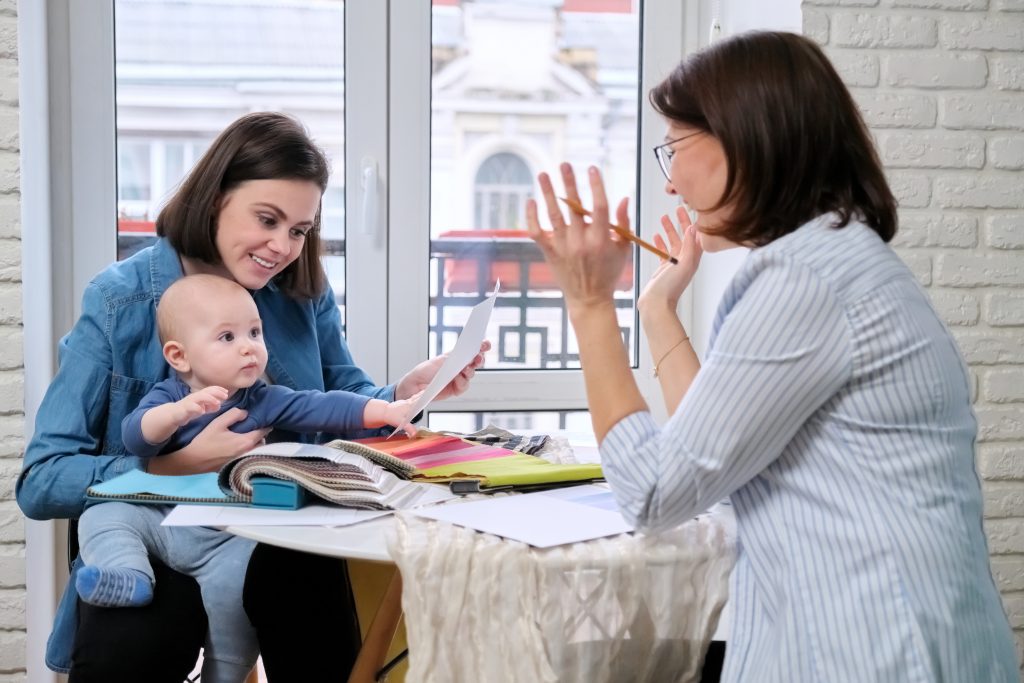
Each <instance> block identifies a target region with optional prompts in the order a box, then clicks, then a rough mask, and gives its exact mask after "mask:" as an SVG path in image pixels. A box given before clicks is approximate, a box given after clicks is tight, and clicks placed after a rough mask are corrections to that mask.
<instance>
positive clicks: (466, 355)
mask: <svg viewBox="0 0 1024 683" xmlns="http://www.w3.org/2000/svg"><path fill="white" fill-rule="evenodd" d="M500 289H501V282H500V281H499V282H496V283H495V284H494V291H493V292H492V293H491V295H490V296H489V297H487V298H486V299H484V300H483V301H481V302H480V303H478V304H477V305H476V306H474V307H473V308H472V310H470V312H469V319H468V320H467V321H466V324H465V326H463V328H462V332H461V333H460V334H459V338H458V339H457V340H455V348H453V349H452V350H451V351H449V352H448V356H447V357H446V358H445V360H444V363H442V364H441V367H440V368H438V370H437V374H436V375H434V379H432V380H430V384H428V385H427V388H426V389H424V390H423V394H422V395H421V396H420V398H419V400H417V401H416V404H415V405H414V406H413V408H412V410H410V411H409V417H410V418H411V417H415V416H416V415H418V414H419V413H420V411H421V410H423V409H424V408H426V407H427V406H428V405H429V404H430V402H431V401H433V400H434V397H435V396H437V395H438V394H439V393H441V390H442V389H444V388H445V387H446V386H448V383H449V382H451V381H452V380H453V379H455V376H456V375H458V374H459V373H460V372H462V369H463V368H464V367H466V366H467V365H469V362H470V361H471V360H473V358H474V357H475V356H476V354H478V353H480V344H482V343H483V341H484V335H486V334H487V323H488V322H489V321H490V319H491V311H493V310H494V301H495V300H496V299H497V298H498V291H499V290H500ZM407 424H408V422H406V423H404V424H402V425H399V426H398V427H397V428H396V429H395V431H393V432H391V434H389V435H388V436H389V438H390V437H392V436H394V435H395V434H397V433H398V432H399V431H400V430H401V429H402V428H403V427H405V426H406V425H407Z"/></svg>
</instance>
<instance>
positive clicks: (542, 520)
mask: <svg viewBox="0 0 1024 683" xmlns="http://www.w3.org/2000/svg"><path fill="white" fill-rule="evenodd" d="M406 512H407V513H409V514H414V515H417V516H420V517H426V518H428V519H436V520H438V521H442V522H450V523H452V524H457V525H459V526H464V527H467V528H470V529H476V530H477V531H483V532H486V533H489V534H494V535H496V536H501V537H503V538H508V539H511V540H513V541H522V542H523V543H527V544H529V545H532V546H534V547H537V548H550V547H552V546H556V545H564V544H566V543H576V542H578V541H589V540H590V539H593V538H602V537H604V536H614V535H615V534H621V533H625V532H627V531H632V530H633V527H632V526H630V525H629V524H628V523H626V520H624V519H623V518H622V515H621V514H619V511H618V506H616V505H615V500H614V499H613V498H612V493H611V491H610V490H609V489H608V488H606V487H601V486H574V487H572V488H565V489H556V490H553V491H540V492H537V493H526V494H522V495H512V496H504V497H501V498H490V499H488V500H474V501H471V502H466V503H450V504H448V505H437V506H434V507H426V508H418V509H416V510H408V511H406Z"/></svg>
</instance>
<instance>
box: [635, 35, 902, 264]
mask: <svg viewBox="0 0 1024 683" xmlns="http://www.w3.org/2000/svg"><path fill="white" fill-rule="evenodd" d="M650 99H651V104H652V105H653V106H654V109H655V110H656V111H657V112H658V113H660V114H661V115H662V116H664V117H665V118H667V119H669V120H671V121H675V122H678V123H680V124H683V125H686V126H690V127H694V128H697V129H700V130H703V131H706V132H708V133H710V134H711V135H713V136H714V137H715V138H717V139H718V141H719V142H720V143H721V145H722V147H723V148H724V149H725V155H726V159H727V161H728V167H729V170H728V175H727V177H726V184H725V191H724V192H723V195H722V198H721V199H720V200H719V203H718V205H717V206H715V207H713V208H714V209H718V208H720V207H722V206H724V205H725V204H728V203H730V202H732V203H733V207H734V211H733V213H732V215H731V216H730V218H729V219H728V220H726V221H725V222H724V223H723V225H722V226H721V227H719V228H716V229H715V230H713V231H709V232H713V233H714V234H717V235H722V236H723V237H725V238H726V239H728V240H730V241H733V242H737V243H749V244H753V245H757V246H762V245H765V244H768V243H769V242H771V241H773V240H775V239H777V238H779V237H782V236H783V235H785V234H787V233H790V232H792V231H794V230H795V229H797V228H798V227H800V226H801V225H803V224H804V223H806V222H807V221H809V220H811V219H812V218H814V217H816V216H819V215H821V214H823V213H826V212H830V211H834V212H836V213H837V214H838V215H839V221H838V223H837V224H836V227H843V226H845V225H847V224H848V223H849V222H850V219H851V218H854V219H859V220H863V221H864V222H865V223H866V224H867V225H869V226H871V227H872V228H874V230H875V231H876V232H878V234H879V235H880V236H881V237H882V239H883V240H885V241H886V242H888V241H889V240H891V239H892V237H893V235H895V234H896V200H895V198H894V197H893V195H892V192H891V190H890V189H889V186H888V184H887V183H886V181H885V174H884V173H883V171H882V164H881V162H880V161H879V159H878V155H877V153H876V152H875V148H874V145H873V144H872V142H871V137H870V135H869V134H868V130H867V126H865V125H864V120H863V119H862V118H861V115H860V112H859V110H858V109H857V106H856V104H854V102H853V98H852V97H851V96H850V93H849V91H848V90H847V89H846V87H845V86H844V85H843V82H842V80H841V79H840V78H839V75H838V74H837V73H836V71H835V69H834V68H833V67H832V65H831V64H830V63H829V61H828V58H827V57H826V56H825V54H824V52H822V50H821V48H819V47H818V46H817V45H816V44H814V43H813V42H812V41H811V40H809V39H807V38H804V37H803V36H799V35H796V34H793V33H781V32H768V31H755V32H750V33H744V34H741V35H737V36H734V37H731V38H728V39H725V40H722V41H720V42H718V43H715V44H713V45H711V46H710V47H708V48H705V49H704V50H701V51H700V52H697V53H695V54H693V55H692V56H691V57H689V58H688V59H686V60H684V61H683V62H682V63H681V64H680V65H679V66H677V67H676V68H675V70H674V71H673V72H672V74H671V75H670V76H669V77H668V78H666V79H665V80H664V81H662V82H661V83H660V84H659V85H658V86H656V87H655V88H654V89H653V90H651V95H650Z"/></svg>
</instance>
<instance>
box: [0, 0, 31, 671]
mask: <svg viewBox="0 0 1024 683" xmlns="http://www.w3.org/2000/svg"><path fill="white" fill-rule="evenodd" d="M16 7H17V3H16V2H13V1H11V0H3V1H2V2H0V683H5V682H6V681H22V680H24V678H25V522H24V518H23V517H22V515H21V512H20V510H19V509H18V506H17V504H15V502H14V481H15V479H16V478H17V476H18V472H19V471H20V470H21V456H22V454H23V453H24V450H25V448H24V447H25V439H24V420H25V409H24V403H25V402H24V363H23V356H22V338H23V337H22V314H21V224H20V223H21V221H20V210H21V209H20V199H21V198H20V194H19V173H18V168H19V159H18V153H19V147H20V145H19V141H18V49H17V45H18V41H17V37H18V35H17V24H18V18H17V14H16Z"/></svg>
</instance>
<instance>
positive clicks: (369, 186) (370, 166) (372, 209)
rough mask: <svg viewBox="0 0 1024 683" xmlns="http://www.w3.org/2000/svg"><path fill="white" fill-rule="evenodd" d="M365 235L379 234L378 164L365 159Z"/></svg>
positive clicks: (363, 220) (363, 218) (363, 171)
mask: <svg viewBox="0 0 1024 683" xmlns="http://www.w3.org/2000/svg"><path fill="white" fill-rule="evenodd" d="M362 169H363V170H362V185H363V216H362V222H363V234H364V235H376V234H377V162H376V161H375V160H373V159H371V158H370V157H365V158H364V159H363V163H362Z"/></svg>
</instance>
